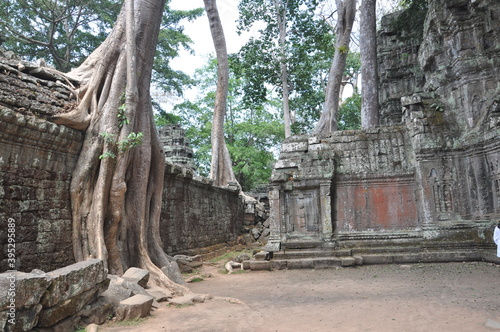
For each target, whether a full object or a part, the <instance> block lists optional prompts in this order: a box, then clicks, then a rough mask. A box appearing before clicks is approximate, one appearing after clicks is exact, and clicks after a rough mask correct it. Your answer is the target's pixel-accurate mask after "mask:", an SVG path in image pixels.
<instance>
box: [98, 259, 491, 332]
mask: <svg viewBox="0 0 500 332" xmlns="http://www.w3.org/2000/svg"><path fill="white" fill-rule="evenodd" d="M206 269H208V270H209V272H211V273H213V275H214V277H213V278H210V279H206V280H205V281H203V282H198V283H193V284H190V288H191V289H192V291H193V292H195V293H202V294H206V293H209V294H213V295H214V296H216V297H234V298H238V299H239V300H241V301H242V302H243V304H235V303H230V302H228V301H225V300H222V299H217V298H216V299H213V300H209V301H207V302H205V303H201V304H196V305H193V306H185V307H182V308H175V307H166V306H165V305H162V307H161V308H159V309H157V310H156V311H154V312H153V315H152V317H150V318H148V319H147V320H145V321H143V322H141V323H140V324H139V325H136V326H129V327H125V326H115V327H106V328H103V329H100V331H138V332H141V331H144V332H146V331H148V332H150V331H176V332H183V331H193V332H194V331H196V332H209V331H214V332H222V331H227V332H236V331H242V332H243V331H244V332H252V331H258V332H268V331H272V332H274V331H279V332H285V331H291V332H292V331H293V332H297V331H342V332H344V331H384V332H386V331H411V332H415V331H426V332H427V331H467V332H469V331H471V332H472V331H473V332H479V331H495V330H496V331H500V266H496V265H492V264H487V263H448V264H415V265H403V266H400V265H383V266H374V265H372V266H361V267H356V268H340V269H328V270H288V271H287V270H284V271H273V272H267V271H260V272H248V273H242V274H232V275H224V274H220V273H218V272H217V269H218V267H206ZM495 324H498V328H499V329H496V328H494V327H491V326H492V325H493V326H494V325H495ZM488 325H489V326H488Z"/></svg>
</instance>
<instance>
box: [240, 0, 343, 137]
mask: <svg viewBox="0 0 500 332" xmlns="http://www.w3.org/2000/svg"><path fill="white" fill-rule="evenodd" d="M280 6H281V7H280V13H281V14H282V16H285V15H286V19H287V20H286V30H287V39H286V45H285V47H284V50H282V49H281V48H280V47H279V45H278V42H277V40H278V36H279V31H278V24H277V15H276V9H275V7H274V4H273V2H271V1H265V0H242V1H241V2H240V4H239V10H240V18H239V21H238V29H239V31H248V30H250V29H252V27H254V26H258V27H262V28H261V29H260V30H259V36H256V37H255V38H251V39H250V40H249V41H248V43H247V44H246V45H244V46H243V47H242V49H241V51H240V52H239V53H238V55H237V56H236V57H235V59H234V61H236V62H238V70H236V71H235V75H236V76H237V77H241V78H242V79H243V82H244V85H243V87H242V89H243V91H244V97H243V101H244V102H245V105H247V106H249V107H255V106H258V105H261V104H262V103H264V102H269V100H271V99H272V98H273V97H271V96H270V94H271V93H274V95H276V94H277V93H278V94H280V93H281V92H282V91H281V89H282V87H281V73H280V64H281V60H282V55H283V56H284V57H285V59H286V60H285V61H286V65H287V68H288V73H289V77H288V81H289V87H288V88H289V90H290V110H291V111H292V113H294V114H295V116H294V118H295V121H294V124H293V126H292V132H293V133H294V134H300V133H305V132H309V131H310V130H311V129H312V127H313V125H314V123H315V122H316V121H317V120H318V118H319V115H320V114H321V110H322V105H323V102H324V87H325V79H326V77H327V74H328V71H329V69H330V66H331V61H332V59H333V55H334V52H335V48H334V46H333V38H334V35H333V31H332V28H331V27H330V26H329V25H328V24H327V22H326V21H325V20H324V19H322V18H319V17H317V16H316V15H315V14H314V13H315V11H316V9H317V7H318V1H315V0H290V1H287V2H280ZM283 52H284V53H283ZM267 87H272V89H268V88H267Z"/></svg>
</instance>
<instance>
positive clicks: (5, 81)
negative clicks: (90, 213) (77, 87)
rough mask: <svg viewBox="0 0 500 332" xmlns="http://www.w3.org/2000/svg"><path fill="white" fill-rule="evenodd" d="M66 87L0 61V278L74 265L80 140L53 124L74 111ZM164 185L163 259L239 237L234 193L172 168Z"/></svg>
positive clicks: (47, 73) (40, 72) (51, 76)
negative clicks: (73, 190)
mask: <svg viewBox="0 0 500 332" xmlns="http://www.w3.org/2000/svg"><path fill="white" fill-rule="evenodd" d="M0 55H1V54H0ZM70 83H71V82H68V81H66V80H65V79H64V78H62V77H60V76H59V75H58V74H57V73H55V72H53V71H52V70H50V69H48V68H39V67H36V66H33V65H31V64H29V63H26V62H23V61H20V60H19V59H5V58H0V246H1V250H0V272H2V271H6V270H17V271H23V272H29V271H31V270H32V269H35V268H36V269H43V270H45V271H49V270H55V269H58V268H61V267H63V266H66V265H69V264H72V263H74V257H73V249H72V216H71V201H70V195H69V189H70V183H71V175H72V172H73V169H74V167H75V164H76V162H77V160H78V156H79V153H80V149H81V145H82V142H83V135H84V133H83V132H81V131H77V130H73V129H69V128H67V127H65V126H59V125H56V124H54V123H52V122H50V118H51V117H52V116H53V115H55V114H57V113H59V112H65V111H66V110H68V109H70V108H71V107H73V106H74V105H75V104H76V99H75V96H74V95H73V93H72V92H71V89H69V88H68V84H70ZM179 143H181V142H179ZM184 143H185V142H184ZM180 145H182V144H180ZM181 147H182V146H181ZM185 151H187V150H185ZM159 180H160V181H162V180H163V179H159ZM164 181H165V184H164V185H165V190H164V197H163V199H164V202H163V212H162V220H161V228H162V230H161V236H162V237H163V243H164V245H165V247H164V248H165V250H166V251H167V252H168V253H186V252H187V251H189V250H191V249H196V248H203V247H209V246H213V245H215V244H221V243H227V242H232V241H235V240H236V237H237V236H238V235H240V234H241V231H242V228H243V227H242V223H243V219H244V217H243V214H244V205H243V202H242V200H241V199H240V197H239V194H238V192H237V191H235V190H232V189H224V188H219V187H214V186H213V185H212V184H211V182H209V181H208V180H203V181H202V180H195V179H193V171H192V170H191V169H183V168H181V167H179V166H173V165H172V164H167V165H166V174H165V179H164ZM9 224H14V225H15V227H14V228H9V227H8V225H9ZM12 234H14V235H12ZM12 236H15V238H14V239H15V243H13V242H12V239H11V240H10V241H11V242H10V243H9V237H12ZM9 244H10V246H9ZM13 244H15V252H12V248H13V246H12V245H13ZM9 249H11V252H10V253H11V256H9V255H8V253H9V251H8V250H9ZM9 259H11V260H9ZM11 263H12V264H11Z"/></svg>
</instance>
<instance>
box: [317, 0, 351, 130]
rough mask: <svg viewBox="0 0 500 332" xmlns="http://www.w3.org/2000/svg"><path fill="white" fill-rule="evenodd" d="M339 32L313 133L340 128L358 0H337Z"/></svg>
mask: <svg viewBox="0 0 500 332" xmlns="http://www.w3.org/2000/svg"><path fill="white" fill-rule="evenodd" d="M336 4H337V16H338V19H337V33H336V43H335V55H334V57H333V61H332V66H331V68H330V73H329V75H328V83H327V86H326V93H325V103H324V105H323V113H322V114H321V117H320V119H319V121H318V124H317V125H316V128H315V129H314V131H313V134H316V135H317V134H321V133H325V132H331V131H335V130H337V129H338V121H337V118H338V111H339V105H340V97H341V96H340V91H341V86H342V78H343V76H344V75H343V74H344V71H345V67H346V61H347V55H348V53H349V44H350V41H351V32H352V26H353V23H354V17H355V15H356V0H336Z"/></svg>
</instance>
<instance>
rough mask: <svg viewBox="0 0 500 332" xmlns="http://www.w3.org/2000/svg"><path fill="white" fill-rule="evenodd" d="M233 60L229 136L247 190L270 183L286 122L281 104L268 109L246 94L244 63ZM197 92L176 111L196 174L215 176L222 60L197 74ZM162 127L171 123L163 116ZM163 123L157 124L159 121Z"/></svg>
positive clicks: (227, 121)
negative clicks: (214, 134) (214, 123)
mask: <svg viewBox="0 0 500 332" xmlns="http://www.w3.org/2000/svg"><path fill="white" fill-rule="evenodd" d="M234 60H235V56H234V55H229V90H228V98H227V112H226V119H225V121H224V136H225V138H226V144H227V147H228V150H229V154H230V155H231V161H232V166H233V171H234V175H235V177H236V179H237V180H238V182H239V183H240V185H241V187H242V190H243V191H245V192H246V191H249V190H251V189H253V188H255V186H256V185H259V184H264V183H267V182H268V181H269V178H270V176H271V171H272V165H273V163H274V155H273V153H272V151H277V150H278V149H279V145H280V144H281V142H282V141H283V138H284V133H283V120H282V117H281V106H280V100H279V99H276V100H272V101H270V102H268V103H265V104H263V105H256V104H251V103H249V101H248V100H247V95H246V93H245V91H244V90H243V88H244V86H245V79H246V77H241V76H239V75H235V72H237V71H238V70H240V68H239V66H240V65H241V63H239V62H238V61H234ZM194 78H195V80H196V83H195V84H196V87H197V88H198V93H197V94H196V96H195V97H194V99H191V100H190V99H186V100H184V101H183V102H182V103H180V104H178V105H176V106H175V107H174V110H173V113H174V114H175V115H174V117H175V116H178V117H179V118H180V122H179V123H181V124H182V125H183V126H184V128H186V136H187V137H188V138H189V140H190V145H191V147H193V150H194V158H195V163H196V165H197V169H196V171H197V172H198V173H199V174H201V175H204V176H209V174H210V160H211V154H210V150H211V129H212V128H211V122H212V117H213V110H214V100H215V94H216V82H217V60H216V59H215V58H214V57H209V58H208V61H207V63H206V64H205V65H204V66H203V67H202V68H201V69H198V70H196V72H195V76H194ZM158 117H159V118H160V119H159V120H160V124H161V122H163V121H165V122H166V121H169V120H170V121H171V120H174V121H175V118H174V119H171V118H172V117H171V116H170V117H169V116H168V115H167V114H163V115H159V116H158ZM157 123H158V122H157Z"/></svg>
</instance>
